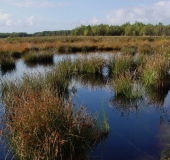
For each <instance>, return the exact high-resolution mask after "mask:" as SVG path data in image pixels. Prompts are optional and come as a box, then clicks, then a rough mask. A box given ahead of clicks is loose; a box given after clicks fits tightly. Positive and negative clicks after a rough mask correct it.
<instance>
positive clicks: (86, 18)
mask: <svg viewBox="0 0 170 160" xmlns="http://www.w3.org/2000/svg"><path fill="white" fill-rule="evenodd" d="M135 21H138V22H142V23H145V24H147V23H151V24H158V23H159V22H161V23H163V24H164V25H167V24H170V0H162V1H161V0H0V33H4V32H10V33H11V32H27V33H34V32H41V31H54V30H70V29H74V28H75V27H78V26H81V25H98V24H101V23H102V24H109V25H122V24H124V23H126V22H130V23H134V22H135Z"/></svg>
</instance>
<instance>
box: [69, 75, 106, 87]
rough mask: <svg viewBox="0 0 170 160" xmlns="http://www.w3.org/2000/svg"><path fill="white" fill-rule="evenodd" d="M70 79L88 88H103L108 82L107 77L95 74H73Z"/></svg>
mask: <svg viewBox="0 0 170 160" xmlns="http://www.w3.org/2000/svg"><path fill="white" fill-rule="evenodd" d="M72 78H73V79H74V80H75V81H76V82H78V83H80V84H81V85H82V86H84V87H88V86H90V88H95V87H100V88H102V87H105V86H106V84H107V83H108V81H109V77H103V76H102V75H95V74H74V75H73V77H72Z"/></svg>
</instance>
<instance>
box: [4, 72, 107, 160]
mask: <svg viewBox="0 0 170 160" xmlns="http://www.w3.org/2000/svg"><path fill="white" fill-rule="evenodd" d="M60 74H61V75H62V74H63V72H62V73H60ZM49 76H51V77H52V76H53V74H52V75H50V74H49V75H45V76H41V75H39V76H34V77H32V76H28V75H27V76H26V75H25V76H24V77H23V79H22V81H20V82H17V81H14V82H8V81H7V82H3V83H2V90H3V103H4V105H5V108H6V113H5V121H6V123H7V128H6V130H5V131H6V132H5V136H6V138H7V139H8V140H9V146H10V149H11V151H12V152H13V153H15V154H16V158H18V159H51V160H52V159H76V158H77V159H82V158H84V159H86V158H87V154H88V152H89V151H90V148H91V147H93V146H94V145H95V144H96V143H97V142H98V141H99V140H100V139H101V138H102V137H103V136H104V135H105V134H107V133H108V130H106V128H105V127H103V126H102V125H101V126H99V125H98V124H97V117H95V116H92V115H91V114H90V113H89V112H88V111H87V109H86V108H84V107H80V108H78V109H75V107H74V105H73V103H72V101H71V99H70V98H69V99H68V100H66V99H64V95H63V96H62V95H60V96H59V95H58V92H55V94H54V92H53V91H52V88H51V87H50V86H49V85H51V84H52V82H54V79H55V78H56V77H55V78H54V76H53V77H52V78H51V79H50V78H49ZM62 80H63V81H64V79H62ZM55 82H56V85H58V81H57V79H56V81H55ZM105 126H106V125H105Z"/></svg>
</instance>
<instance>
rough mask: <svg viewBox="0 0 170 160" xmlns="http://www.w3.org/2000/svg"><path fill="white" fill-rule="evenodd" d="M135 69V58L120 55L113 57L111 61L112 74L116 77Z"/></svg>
mask: <svg viewBox="0 0 170 160" xmlns="http://www.w3.org/2000/svg"><path fill="white" fill-rule="evenodd" d="M135 68H136V64H135V62H134V57H133V56H130V55H120V54H119V55H116V56H114V57H111V58H110V60H109V70H110V74H112V75H114V76H119V74H121V73H125V72H127V71H131V70H134V69H135Z"/></svg>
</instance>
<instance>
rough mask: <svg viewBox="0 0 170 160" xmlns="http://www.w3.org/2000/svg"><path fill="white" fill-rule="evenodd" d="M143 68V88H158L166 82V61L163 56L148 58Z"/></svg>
mask: <svg viewBox="0 0 170 160" xmlns="http://www.w3.org/2000/svg"><path fill="white" fill-rule="evenodd" d="M146 60H147V61H146V64H145V66H144V68H143V74H142V77H141V79H142V81H143V83H144V85H145V86H147V87H149V88H151V87H156V88H159V87H161V86H163V85H164V84H165V83H166V82H167V78H168V60H167V58H166V57H165V56H164V55H158V54H156V55H154V56H148V57H147V59H146Z"/></svg>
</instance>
